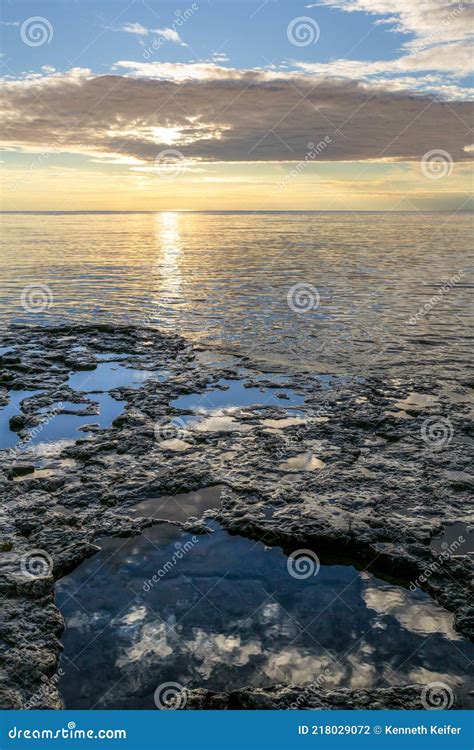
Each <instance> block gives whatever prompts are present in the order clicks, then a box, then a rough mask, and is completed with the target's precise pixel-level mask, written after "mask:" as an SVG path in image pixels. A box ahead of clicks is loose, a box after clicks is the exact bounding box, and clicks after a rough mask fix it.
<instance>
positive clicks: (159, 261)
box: [0, 212, 473, 377]
mask: <svg viewBox="0 0 474 750" xmlns="http://www.w3.org/2000/svg"><path fill="white" fill-rule="evenodd" d="M472 229H473V223H472V218H471V215H469V214H466V213H459V214H448V213H438V214H433V213H432V214H430V213H423V214H420V213H413V214H410V213H391V214H381V213H311V212H306V213H305V212H303V213H289V212H286V213H273V212H268V213H256V214H253V213H219V212H217V213H179V212H178V213H171V212H169V213H154V214H153V213H151V214H93V213H92V214H90V213H80V214H4V215H3V216H2V246H1V250H0V273H1V276H2V279H3V283H2V290H1V292H0V310H1V313H0V315H1V319H0V321H1V322H2V324H3V325H9V324H10V323H11V322H13V321H18V322H27V323H42V324H46V325H47V324H53V323H57V322H64V321H69V322H72V321H84V320H94V321H114V322H123V323H125V322H127V321H129V322H134V323H137V324H145V325H155V326H157V327H159V328H163V329H164V330H167V331H173V332H177V333H180V334H184V335H185V336H188V337H190V338H191V339H193V340H199V341H201V342H204V343H205V344H206V345H207V344H212V345H216V344H217V345H222V346H225V347H227V348H229V349H232V350H235V351H236V352H238V353H242V352H243V353H246V354H249V355H250V356H251V357H253V358H254V359H259V360H264V361H266V362H270V363H283V364H284V365H286V366H292V367H296V368H298V367H301V368H305V369H308V368H309V369H312V370H314V371H320V372H325V371H326V372H329V371H336V370H338V371H343V372H352V373H354V372H356V373H360V372H361V371H362V370H369V371H374V370H376V371H380V370H389V371H391V372H392V373H395V372H396V375H397V376H400V375H401V374H404V373H410V374H414V373H422V372H427V373H430V374H432V375H433V374H437V375H439V376H440V377H442V376H450V375H454V376H457V375H459V374H460V373H461V374H463V373H464V372H465V371H466V363H467V360H468V356H469V349H470V343H471V342H470V339H469V337H468V322H469V315H470V312H471V311H472V306H471V305H470V300H471V292H472V275H471V273H470V271H471V270H472V265H470V257H469V256H470V251H471V246H472ZM453 279H454V281H453ZM449 280H451V282H452V283H451V284H449V287H448V288H447V289H446V290H445V291H443V292H441V293H440V292H439V289H440V288H441V287H442V286H443V284H445V283H446V282H447V281H449ZM38 284H41V285H46V286H47V287H48V288H49V290H50V291H47V292H46V298H45V299H46V304H47V305H48V303H51V304H50V305H49V306H47V307H45V306H44V305H42V304H41V301H42V299H43V300H44V297H43V298H40V301H39V303H38V299H37V298H36V299H33V305H32V306H33V308H35V311H33V312H32V311H27V310H25V309H24V307H23V306H22V303H21V294H22V291H23V290H24V289H25V287H26V286H28V285H38ZM301 284H305V285H309V286H306V287H304V288H301V287H298V288H297V289H296V290H295V289H294V287H295V285H301ZM292 290H293V291H292ZM434 295H437V299H436V300H435V301H434V302H433V301H432V298H433V296H434ZM425 305H427V308H424V306H425ZM30 307H31V305H30ZM295 308H296V310H295ZM420 309H422V312H421V313H420ZM410 321H411V322H410Z"/></svg>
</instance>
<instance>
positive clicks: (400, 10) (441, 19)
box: [306, 0, 474, 48]
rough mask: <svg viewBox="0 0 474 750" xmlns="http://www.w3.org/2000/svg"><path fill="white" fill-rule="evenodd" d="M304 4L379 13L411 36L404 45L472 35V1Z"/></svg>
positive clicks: (379, 0) (322, 1)
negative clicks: (412, 37) (412, 38)
mask: <svg viewBox="0 0 474 750" xmlns="http://www.w3.org/2000/svg"><path fill="white" fill-rule="evenodd" d="M306 7H307V8H313V9H314V8H318V7H328V8H335V9H337V10H340V11H345V12H347V13H353V12H362V13H368V14H370V15H374V16H383V18H381V19H379V20H378V21H377V23H378V24H384V25H387V26H389V27H390V28H391V30H392V31H396V32H398V33H400V34H409V35H412V36H414V37H415V39H414V40H410V41H407V42H406V43H405V45H404V46H405V47H408V48H410V47H412V46H419V45H420V44H423V45H426V44H431V43H433V41H434V40H437V41H439V42H453V41H461V40H467V39H469V38H472V36H473V25H474V5H472V3H470V2H448V1H447V0H319V2H316V3H311V4H309V5H307V6H306Z"/></svg>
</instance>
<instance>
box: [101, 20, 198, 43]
mask: <svg viewBox="0 0 474 750" xmlns="http://www.w3.org/2000/svg"><path fill="white" fill-rule="evenodd" d="M114 31H123V32H125V33H127V34H135V36H140V37H144V36H148V35H150V34H151V35H155V36H158V37H160V38H161V39H164V40H165V42H173V44H179V45H180V46H181V47H187V46H188V45H187V44H186V43H185V42H183V40H182V39H181V37H180V35H179V34H178V32H177V31H176V29H171V28H168V27H165V28H163V29H148V28H147V27H146V26H143V25H142V24H141V23H124V24H123V26H121V27H120V28H119V29H114Z"/></svg>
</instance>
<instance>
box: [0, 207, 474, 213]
mask: <svg viewBox="0 0 474 750" xmlns="http://www.w3.org/2000/svg"><path fill="white" fill-rule="evenodd" d="M164 213H166V214H168V213H183V214H291V213H293V214H362V213H365V214H456V213H467V214H471V213H474V209H468V208H461V209H459V208H458V209H449V208H439V209H436V208H425V209H411V210H410V209H366V208H358V209H350V208H347V209H317V208H291V209H285V208H268V209H251V208H248V209H226V208H223V209H220V208H207V209H193V208H189V209H188V208H159V209H142V210H140V209H137V210H130V211H128V210H120V209H87V208H84V209H82V208H80V209H74V210H57V211H55V210H54V209H25V210H0V215H7V214H46V215H54V214H59V215H61V214H164Z"/></svg>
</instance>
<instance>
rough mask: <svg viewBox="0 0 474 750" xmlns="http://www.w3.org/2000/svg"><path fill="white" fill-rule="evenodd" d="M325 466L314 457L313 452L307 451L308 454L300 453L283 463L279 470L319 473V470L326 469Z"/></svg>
mask: <svg viewBox="0 0 474 750" xmlns="http://www.w3.org/2000/svg"><path fill="white" fill-rule="evenodd" d="M325 466H326V464H325V463H324V461H321V459H320V458H316V456H313V454H312V453H311V451H307V452H306V453H300V454H299V455H298V456H293V458H289V459H288V460H287V461H284V462H283V463H281V464H280V465H279V466H278V468H279V469H280V470H281V471H317V470H318V469H324V467H325Z"/></svg>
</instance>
